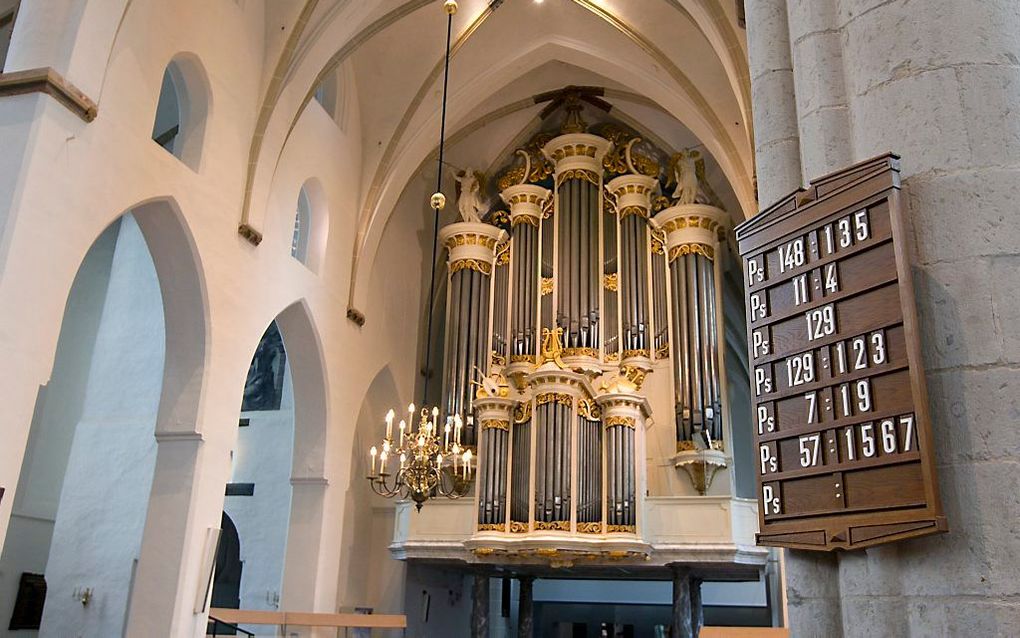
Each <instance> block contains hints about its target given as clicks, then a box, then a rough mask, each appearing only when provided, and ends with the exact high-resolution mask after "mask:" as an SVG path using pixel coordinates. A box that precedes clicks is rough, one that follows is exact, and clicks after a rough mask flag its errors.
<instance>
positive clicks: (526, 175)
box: [499, 133, 553, 191]
mask: <svg viewBox="0 0 1020 638" xmlns="http://www.w3.org/2000/svg"><path fill="white" fill-rule="evenodd" d="M552 138H553V136H552V135H551V134H549V133H539V134H538V135H536V136H535V137H533V138H531V140H530V141H529V142H528V143H527V144H526V145H525V146H524V148H519V149H517V152H516V153H515V154H516V155H518V156H520V157H523V158H524V165H523V166H521V165H517V166H512V167H511V168H510V169H508V170H507V171H506V172H505V173H504V174H503V175H502V176H501V177H500V178H499V190H501V191H504V190H506V189H508V188H510V187H511V186H515V185H517V184H527V183H530V184H537V183H538V182H541V181H542V180H544V179H545V178H547V177H549V176H550V175H552V173H553V164H552V162H550V161H549V160H548V158H546V156H545V155H544V154H543V153H542V147H543V146H545V145H546V144H547V143H548V142H549V140H551V139H552Z"/></svg>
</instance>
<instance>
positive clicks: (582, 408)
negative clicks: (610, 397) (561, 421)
mask: <svg viewBox="0 0 1020 638" xmlns="http://www.w3.org/2000/svg"><path fill="white" fill-rule="evenodd" d="M577 411H578V412H579V413H580V414H581V416H583V417H584V418H586V419H588V420H589V421H598V420H599V419H601V418H602V409H601V408H599V406H598V404H597V403H595V402H594V401H592V400H591V399H581V400H579V401H578V403H577Z"/></svg>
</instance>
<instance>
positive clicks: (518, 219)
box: [510, 214, 538, 228]
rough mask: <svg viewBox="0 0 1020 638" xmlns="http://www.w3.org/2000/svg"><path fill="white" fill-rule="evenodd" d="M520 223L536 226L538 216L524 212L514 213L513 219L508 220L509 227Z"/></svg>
mask: <svg viewBox="0 0 1020 638" xmlns="http://www.w3.org/2000/svg"><path fill="white" fill-rule="evenodd" d="M520 224H528V225H530V226H534V227H535V228H538V217H535V216H534V215H524V214H519V215H514V216H513V219H511V220H510V226H511V228H513V227H516V226H518V225H520Z"/></svg>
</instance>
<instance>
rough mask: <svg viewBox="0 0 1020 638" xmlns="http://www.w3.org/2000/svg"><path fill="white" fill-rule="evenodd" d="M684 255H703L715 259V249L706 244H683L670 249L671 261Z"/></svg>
mask: <svg viewBox="0 0 1020 638" xmlns="http://www.w3.org/2000/svg"><path fill="white" fill-rule="evenodd" d="M684 255H702V256H703V257H707V258H708V259H715V249H714V248H712V247H711V246H708V245H706V244H682V245H680V246H673V247H672V248H670V249H669V260H670V261H673V260H675V259H676V258H677V257H683V256H684Z"/></svg>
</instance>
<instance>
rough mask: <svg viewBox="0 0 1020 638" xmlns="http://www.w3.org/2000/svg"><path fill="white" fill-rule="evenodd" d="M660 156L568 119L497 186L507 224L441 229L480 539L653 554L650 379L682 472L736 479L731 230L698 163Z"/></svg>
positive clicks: (570, 108) (608, 129)
mask: <svg viewBox="0 0 1020 638" xmlns="http://www.w3.org/2000/svg"><path fill="white" fill-rule="evenodd" d="M648 147H649V145H646V144H644V143H643V142H642V140H641V139H640V138H639V137H637V136H635V135H634V134H631V133H629V132H627V131H625V130H624V129H623V128H622V127H619V126H615V125H600V126H597V127H591V128H589V127H587V125H586V124H585V123H584V122H583V120H582V119H581V113H580V107H579V105H577V104H576V103H573V104H572V103H570V102H568V104H567V116H566V121H565V124H564V126H563V129H562V130H561V132H560V134H558V135H552V134H548V133H543V134H539V135H537V136H536V137H535V138H533V140H532V141H531V142H530V143H529V144H528V145H527V146H526V147H525V148H522V149H520V150H518V151H517V153H516V156H517V158H518V159H517V161H516V163H515V164H513V165H512V166H511V167H510V168H509V169H508V170H506V171H505V173H504V174H503V175H502V178H501V179H500V180H499V188H500V193H499V195H500V198H501V199H502V201H503V202H505V204H506V205H507V206H508V207H509V211H506V212H500V213H498V214H492V215H489V217H488V219H489V220H490V221H492V222H493V223H484V222H480V221H463V222H458V223H454V224H451V225H449V226H447V227H446V228H444V229H443V233H442V239H443V242H444V244H445V246H446V247H447V249H448V266H449V267H448V272H449V277H450V279H449V291H450V292H449V297H448V306H447V313H448V314H447V333H446V363H445V368H446V369H445V371H444V400H445V401H446V403H447V410H448V412H449V413H451V414H454V413H459V412H461V411H464V412H465V413H469V414H472V415H473V416H474V419H473V423H472V424H471V425H470V426H469V428H468V430H467V431H466V432H465V441H466V442H467V444H468V445H471V446H477V449H478V456H479V462H480V466H479V473H478V482H477V485H476V490H477V499H478V531H479V533H481V534H487V533H492V534H498V535H505V536H506V537H507V538H510V539H512V538H517V537H520V538H532V539H533V538H535V537H536V536H538V537H545V536H548V537H560V536H563V537H570V538H574V539H582V540H584V539H588V540H600V539H613V540H616V541H627V540H628V539H633V540H634V541H640V536H641V528H642V517H643V499H644V494H645V493H646V482H647V477H646V467H645V464H646V463H645V459H646V458H647V454H646V445H647V444H646V441H645V436H646V432H645V430H646V425H647V422H648V419H649V417H650V416H651V415H652V412H653V408H652V403H650V401H649V395H648V393H647V391H646V390H645V389H644V385H645V381H646V377H647V375H649V374H650V373H654V374H657V375H669V376H670V377H671V378H670V380H669V383H668V384H660V385H661V387H663V388H665V387H669V388H671V390H670V391H669V393H668V394H667V393H663V396H662V397H661V398H660V399H657V401H659V403H656V405H659V404H660V403H664V404H666V405H668V408H667V407H666V406H665V405H664V406H661V408H660V409H662V413H661V414H659V417H658V422H659V423H660V424H664V423H668V422H672V423H673V424H674V429H675V434H676V437H675V438H676V456H675V457H674V460H675V464H676V466H677V467H682V468H684V469H686V470H687V471H688V473H689V475H690V478H691V480H692V481H693V482H694V486H695V487H696V488H697V490H698V491H699V492H701V493H704V492H705V491H706V489H708V487H709V486H710V484H711V481H712V475H713V473H714V472H715V470H716V469H718V468H720V467H723V466H725V465H726V463H727V461H726V458H727V457H726V455H725V451H724V450H725V442H724V435H723V433H724V427H723V423H724V422H723V416H724V408H725V401H724V398H723V394H724V393H723V390H722V388H723V383H724V379H725V377H724V372H723V371H724V365H723V359H722V354H721V353H722V352H723V348H722V346H721V330H720V329H719V326H721V325H722V307H721V298H722V294H721V288H720V280H721V277H720V273H719V264H718V263H717V260H716V253H717V251H718V250H719V242H720V239H721V238H722V237H723V234H724V232H725V231H726V228H727V221H726V220H727V219H728V217H727V215H726V213H724V212H723V211H722V210H721V209H720V208H718V207H717V206H715V205H712V204H711V203H709V201H710V198H709V197H708V196H707V195H706V193H705V191H704V185H703V179H699V172H702V173H703V163H701V164H699V161H698V156H697V153H696V152H682V153H678V154H675V155H674V156H673V157H672V161H669V165H668V167H665V168H664V166H663V165H664V164H665V162H662V161H659V160H658V159H656V157H655V154H654V153H652V152H649V151H648V150H647V149H648ZM667 157H668V156H667ZM699 166H700V167H701V168H699ZM480 181H481V180H478V179H476V180H474V183H475V184H477V183H478V182H480ZM462 183H463V182H462ZM465 196H467V197H473V196H477V193H476V194H475V195H472V194H471V193H470V192H468V193H467V194H465V192H462V193H461V198H462V199H463V198H464V197H465ZM472 207H473V208H477V202H469V208H472ZM462 208H464V207H463V206H462ZM465 218H466V219H468V218H469V216H467V215H465ZM496 224H500V225H501V226H503V227H502V228H500V227H498V226H497V225H496ZM621 547H622V548H623V549H622V550H621V551H640V547H639V546H638V545H633V546H628V545H626V542H624V545H622V546H621Z"/></svg>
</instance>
